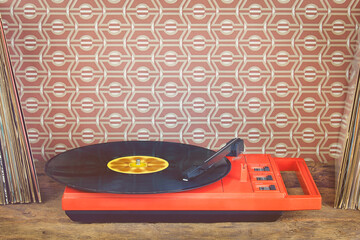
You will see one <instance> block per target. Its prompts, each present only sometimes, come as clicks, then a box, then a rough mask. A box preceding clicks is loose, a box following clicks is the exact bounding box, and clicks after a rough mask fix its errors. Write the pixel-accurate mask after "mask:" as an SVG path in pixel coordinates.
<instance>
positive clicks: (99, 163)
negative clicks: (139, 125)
mask: <svg viewBox="0 0 360 240" xmlns="http://www.w3.org/2000/svg"><path fill="white" fill-rule="evenodd" d="M214 153H215V152H214V151H212V150H209V149H206V148H202V147H198V146H193V145H188V144H180V143H173V142H159V141H125V142H110V143H102V144H95V145H89V146H85V147H80V148H76V149H72V150H69V151H67V152H64V153H61V154H59V155H57V156H55V157H54V158H52V159H50V160H49V161H48V162H47V164H46V167H45V172H46V174H47V175H49V176H50V177H52V178H53V179H55V180H57V181H59V182H61V183H63V184H66V185H67V186H69V187H72V188H75V189H79V190H83V191H90V192H102V193H125V194H147V193H167V192H180V191H186V190H190V189H195V188H199V187H202V186H205V185H208V184H210V183H213V182H216V181H218V180H220V179H221V178H223V177H224V176H226V174H227V173H228V172H229V171H230V168H231V164H230V162H229V160H227V159H226V158H224V159H223V160H221V161H220V162H218V163H216V164H215V165H214V166H212V167H211V168H210V169H209V170H208V171H206V172H205V173H203V174H202V175H200V176H198V177H196V178H194V179H191V180H189V181H183V179H182V173H183V171H185V170H187V169H189V168H190V167H193V166H197V165H201V164H202V163H203V162H204V161H205V160H206V159H207V158H209V157H210V156H212V155H213V154H214Z"/></svg>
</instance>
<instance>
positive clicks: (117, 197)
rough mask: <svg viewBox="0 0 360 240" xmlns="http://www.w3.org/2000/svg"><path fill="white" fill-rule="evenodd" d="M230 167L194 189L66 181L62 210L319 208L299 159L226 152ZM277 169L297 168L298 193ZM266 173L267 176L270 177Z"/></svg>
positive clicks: (313, 185)
mask: <svg viewBox="0 0 360 240" xmlns="http://www.w3.org/2000/svg"><path fill="white" fill-rule="evenodd" d="M229 160H230V161H231V162H232V169H231V171H230V173H229V174H228V175H227V176H226V177H224V178H223V179H221V180H220V181H218V182H215V183H213V184H211V185H208V186H205V187H201V188H198V189H195V190H190V191H185V192H178V193H161V194H111V193H89V192H83V191H78V190H75V189H72V188H69V187H66V189H65V192H64V195H63V198H62V207H63V209H64V210H65V211H77V210H79V211H89V210H91V211H98V210H99V211H108V210H116V211H144V210H145V211H154V210H156V211H177V210H184V211H193V210H194V211H201V210H206V211H209V210H210V211H288V210H315V209H320V208H321V196H320V193H319V191H318V189H317V187H316V185H315V183H314V180H313V178H312V177H311V174H310V172H309V169H308V168H307V166H306V163H305V161H304V160H303V159H300V158H273V157H271V156H270V155H267V154H242V155H240V156H238V157H229ZM281 171H294V172H296V174H297V176H298V179H299V182H300V185H301V187H302V189H303V192H304V194H303V195H289V194H288V192H287V190H286V187H285V185H284V181H283V179H282V177H281V173H280V172H281ZM269 176H271V177H269Z"/></svg>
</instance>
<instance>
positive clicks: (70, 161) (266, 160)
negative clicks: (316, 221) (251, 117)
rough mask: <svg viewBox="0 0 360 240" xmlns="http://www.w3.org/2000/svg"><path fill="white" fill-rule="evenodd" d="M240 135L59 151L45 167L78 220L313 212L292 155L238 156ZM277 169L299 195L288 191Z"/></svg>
mask: <svg viewBox="0 0 360 240" xmlns="http://www.w3.org/2000/svg"><path fill="white" fill-rule="evenodd" d="M243 148H244V145H243V140H241V139H238V138H236V139H232V140H231V141H229V142H228V143H227V144H226V145H225V146H224V147H223V148H221V149H220V150H219V151H217V152H214V151H212V150H209V149H206V148H202V147H198V146H193V145H188V144H180V143H173V142H160V141H159V142H157V141H124V142H111V143H103V144H96V145H89V146H85V147H81V148H77V149H73V150H70V151H67V152H64V153H62V154H59V155H57V156H55V157H54V158H52V159H51V160H49V161H48V162H47V164H46V169H45V171H46V173H47V174H48V175H49V176H50V177H52V178H53V179H55V180H57V181H59V182H61V183H64V184H65V185H66V188H65V192H64V195H63V198H62V207H63V210H65V213H66V214H67V215H68V216H69V217H70V218H71V219H72V220H74V221H80V222H138V221H141V222H163V221H164V222H221V221H275V220H276V219H278V218H279V217H280V216H281V214H282V212H283V211H290V210H316V209H320V208H321V196H320V193H319V191H318V189H317V187H316V185H315V183H314V180H313V179H312V177H311V174H310V172H309V169H308V168H307V166H306V163H305V161H304V160H303V159H300V158H275V157H272V156H271V155H268V154H243V153H242V152H243ZM282 171H292V172H295V173H296V175H297V177H298V180H299V183H300V185H301V188H302V190H303V193H304V194H301V195H290V194H288V192H287V189H286V187H285V184H284V181H283V179H282V176H281V172H282Z"/></svg>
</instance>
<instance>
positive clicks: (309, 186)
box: [274, 158, 320, 198]
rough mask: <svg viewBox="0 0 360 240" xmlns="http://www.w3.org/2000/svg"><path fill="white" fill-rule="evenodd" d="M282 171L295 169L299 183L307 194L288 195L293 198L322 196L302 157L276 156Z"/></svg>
mask: <svg viewBox="0 0 360 240" xmlns="http://www.w3.org/2000/svg"><path fill="white" fill-rule="evenodd" d="M274 160H275V163H276V165H277V166H278V168H279V170H280V171H294V172H296V175H297V177H298V179H299V183H300V186H301V188H302V189H303V192H304V194H305V195H287V197H292V198H299V197H301V198H304V197H320V192H319V190H318V189H317V187H316V185H315V182H314V179H313V178H312V176H311V174H310V171H309V169H308V167H307V165H306V163H305V160H304V159H302V158H274Z"/></svg>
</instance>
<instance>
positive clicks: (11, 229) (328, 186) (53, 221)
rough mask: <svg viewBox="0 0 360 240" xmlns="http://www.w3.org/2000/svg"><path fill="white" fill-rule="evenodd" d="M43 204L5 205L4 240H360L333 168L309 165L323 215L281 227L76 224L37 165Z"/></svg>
mask: <svg viewBox="0 0 360 240" xmlns="http://www.w3.org/2000/svg"><path fill="white" fill-rule="evenodd" d="M36 167H37V171H38V176H39V183H40V187H41V191H42V198H43V203H40V204H17V205H6V206H0V239H34V240H35V239H86V240H88V239H219V240H220V239H360V212H359V211H355V210H340V209H334V208H333V201H334V165H331V164H327V165H321V164H317V165H312V164H310V165H309V168H310V171H311V172H312V174H313V177H314V179H315V182H316V183H317V186H318V188H319V190H320V192H321V195H322V197H323V206H322V209H321V210H319V211H295V212H284V214H283V216H282V217H280V219H279V220H277V221H276V222H265V223H263V222H255V223H254V222H238V223H228V222H224V223H206V224H205V223H101V224H98V223H96V224H95V223H93V224H83V223H76V222H72V221H71V220H70V219H69V218H68V217H67V216H66V215H65V213H64V211H63V210H62V209H61V196H62V192H63V190H64V186H63V185H61V184H59V183H57V182H55V181H53V180H52V179H50V178H49V177H47V176H46V175H45V174H44V170H43V169H44V163H37V166H36Z"/></svg>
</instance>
